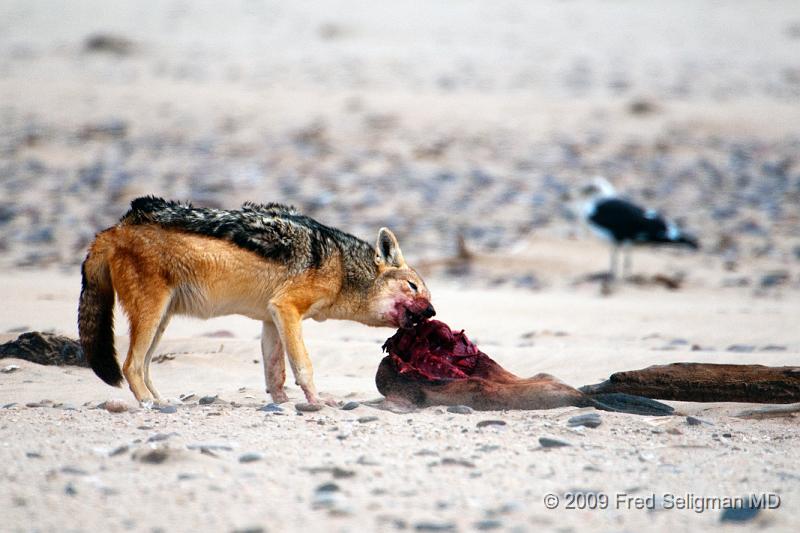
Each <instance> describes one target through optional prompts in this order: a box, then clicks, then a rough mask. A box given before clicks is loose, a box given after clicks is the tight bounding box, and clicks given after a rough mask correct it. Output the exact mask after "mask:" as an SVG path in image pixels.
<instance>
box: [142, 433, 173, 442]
mask: <svg viewBox="0 0 800 533" xmlns="http://www.w3.org/2000/svg"><path fill="white" fill-rule="evenodd" d="M172 435H174V433H156V434H155V435H150V437H148V438H147V442H160V441H162V440H167V439H168V438H170V437H171V436H172Z"/></svg>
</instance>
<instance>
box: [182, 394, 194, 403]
mask: <svg viewBox="0 0 800 533" xmlns="http://www.w3.org/2000/svg"><path fill="white" fill-rule="evenodd" d="M194 397H195V394H194V393H191V392H189V393H187V394H181V395H180V396H178V399H179V400H180V401H182V402H188V401H189V400H191V399H193V398H194Z"/></svg>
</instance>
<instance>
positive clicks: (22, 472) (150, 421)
mask: <svg viewBox="0 0 800 533" xmlns="http://www.w3.org/2000/svg"><path fill="white" fill-rule="evenodd" d="M3 286H4V287H5V288H4V290H3V292H4V294H3V295H4V309H5V310H6V311H5V312H4V313H3V314H2V315H1V316H2V319H1V320H0V331H8V330H10V329H15V328H19V329H21V328H23V327H24V328H25V329H28V328H30V329H38V330H42V329H54V330H55V331H57V332H59V333H63V334H67V335H70V336H74V335H75V334H76V327H75V324H74V319H75V316H74V309H75V305H76V302H77V296H78V291H79V276H78V275H77V273H75V272H73V273H69V274H64V273H59V272H54V271H38V272H37V271H34V272H24V273H23V272H17V273H13V274H10V275H4V276H3ZM431 289H432V291H433V294H434V303H435V305H436V307H437V309H438V311H439V316H440V317H441V318H442V319H445V320H447V321H448V322H449V323H450V324H452V325H454V326H458V327H464V328H466V330H467V332H468V333H469V334H470V336H471V337H472V338H473V339H475V340H476V341H477V342H478V343H479V346H480V347H481V349H483V350H484V351H486V352H487V353H489V354H490V355H491V356H492V357H494V358H495V359H496V360H497V361H498V362H500V363H501V364H503V365H504V366H505V367H506V368H508V369H511V370H512V371H514V372H516V373H518V374H520V375H532V374H534V373H536V372H540V371H546V372H551V373H553V374H556V375H557V376H559V377H561V378H562V379H564V380H565V381H567V382H568V383H570V384H573V385H582V384H587V383H594V382H597V381H601V380H602V379H604V378H605V377H607V376H608V375H609V374H610V373H611V372H613V371H616V370H624V369H632V368H640V367H644V366H647V365H650V364H657V363H667V362H674V361H687V360H691V361H701V362H739V363H762V364H770V365H787V364H794V363H796V361H797V357H798V353H800V338H798V336H797V331H796V328H795V327H794V323H795V321H796V317H797V316H798V313H799V312H800V298H798V297H797V293H796V291H793V292H791V293H785V294H782V295H771V296H753V295H752V294H751V293H750V292H749V291H748V290H746V289H731V290H730V291H729V292H727V293H726V292H723V291H720V290H713V291H710V290H708V289H704V288H702V287H699V288H688V289H684V290H680V291H675V292H671V291H666V290H663V289H662V290H653V289H652V288H647V289H642V288H638V287H624V288H623V289H621V290H620V291H619V292H617V293H616V294H614V295H613V296H612V297H603V296H601V295H599V293H598V291H597V288H596V287H581V288H577V289H569V288H560V289H552V290H548V291H544V292H540V293H536V292H530V291H528V292H520V291H507V290H492V291H489V290H469V289H462V288H458V287H456V286H454V285H453V284H452V283H447V282H446V281H436V280H434V281H432V282H431ZM124 324H125V322H124V318H122V317H119V320H118V334H121V336H120V337H118V343H117V344H118V347H119V349H120V350H124V349H125V344H126V343H125V337H124V332H125V329H124V328H125V326H124ZM305 324H306V327H305V336H306V340H307V344H308V347H309V350H310V352H311V356H312V361H313V362H314V368H315V373H316V381H317V384H318V387H319V388H320V390H321V391H322V392H323V393H325V394H326V395H329V396H330V397H332V398H334V399H336V400H339V401H341V402H342V403H344V402H347V401H359V402H365V401H369V400H373V399H376V398H378V397H379V394H378V392H377V390H376V389H375V385H374V383H373V381H372V379H373V376H374V371H375V369H376V367H377V364H378V362H379V361H380V358H381V357H382V354H381V350H380V345H381V343H382V341H383V339H384V338H385V337H386V336H388V335H389V334H391V330H388V329H372V328H367V327H364V326H360V325H358V324H351V323H347V322H326V323H319V324H318V323H313V322H307V323H305ZM258 330H259V327H258V324H257V323H255V322H253V321H250V320H247V319H244V318H239V317H225V318H218V319H214V320H210V321H199V320H190V319H178V320H176V321H175V322H174V323H173V324H172V325H171V326H170V328H169V329H168V330H167V333H166V334H165V339H164V340H163V341H162V344H161V346H160V348H159V350H158V352H159V354H163V355H166V356H167V358H166V360H165V361H164V362H162V363H158V364H154V365H153V373H154V381H155V383H156V385H157V386H158V387H159V389H160V390H161V392H162V394H163V395H164V396H165V397H167V398H170V399H172V402H173V403H174V404H175V405H176V407H177V411H176V412H175V413H171V414H169V413H161V412H157V411H153V410H147V409H141V408H138V407H136V405H135V402H134V400H133V397H132V395H131V394H130V393H129V392H128V391H127V390H119V389H113V388H111V387H108V386H106V385H105V384H103V383H102V382H101V381H100V380H99V379H98V378H96V377H95V376H94V375H93V374H92V372H91V371H90V370H88V369H83V368H58V367H43V366H39V365H35V364H32V363H28V362H26V361H20V360H13V359H6V360H3V361H2V365H1V366H3V367H5V366H7V365H9V364H15V365H18V366H19V369H18V370H17V371H15V372H13V373H10V374H2V376H1V377H0V383H2V387H0V406H5V405H6V404H9V403H13V404H14V405H13V406H10V407H5V408H2V409H0V465H2V467H1V468H0V472H2V474H0V475H2V477H3V479H4V483H2V485H0V487H1V488H0V502H3V504H2V506H3V510H4V513H3V514H4V517H5V518H4V519H5V523H6V527H7V528H8V529H9V530H20V531H23V530H32V529H35V530H42V531H50V530H56V529H58V530H81V531H90V530H96V529H110V530H118V529H132V530H137V531H148V530H157V529H162V530H165V531H168V530H190V529H195V530H197V529H200V530H215V531H220V530H222V531H225V530H236V529H242V528H252V527H262V528H264V529H265V530H269V531H286V530H299V529H309V528H310V529H312V530H320V529H325V530H337V531H355V530H358V531H363V530H389V531H390V530H395V529H401V528H411V529H415V528H416V529H417V530H425V529H426V528H435V527H440V526H441V527H446V526H447V527H451V528H452V529H453V530H464V531H468V530H473V529H476V528H478V529H481V528H484V529H485V528H490V527H495V526H497V527H498V528H501V529H503V530H505V529H508V530H533V529H546V530H555V529H558V530H560V531H563V530H577V529H584V528H587V527H589V528H592V529H595V528H599V529H604V530H608V529H615V530H618V529H623V530H641V529H642V528H645V527H655V528H656V529H664V530H665V529H675V528H680V529H690V530H700V529H706V528H709V529H712V528H713V529H718V528H719V526H718V523H719V520H720V516H721V513H720V511H719V510H707V511H705V512H703V513H698V512H695V511H693V510H676V509H662V510H653V511H648V510H636V509H628V508H627V505H628V504H627V503H624V504H623V503H622V502H623V500H620V501H617V498H618V496H617V493H625V494H628V495H630V496H631V497H647V496H650V495H651V494H655V495H656V497H657V498H661V500H659V501H661V502H662V503H661V504H660V505H662V506H663V505H664V502H667V501H669V498H670V496H669V495H670V494H674V495H680V496H685V495H686V494H687V493H688V494H694V495H696V496H702V497H726V496H728V497H737V496H741V495H745V494H750V493H762V492H764V493H775V494H778V495H779V496H780V498H781V501H782V505H781V507H780V509H778V510H773V511H764V512H762V513H761V514H760V515H759V516H758V517H756V519H755V520H756V522H755V523H757V524H762V525H763V524H768V525H769V526H770V527H771V528H773V529H776V530H786V531H789V530H792V529H793V528H794V527H795V526H796V518H795V517H794V515H793V512H792V502H793V501H795V500H796V499H797V498H798V496H800V494H798V492H799V491H798V483H797V479H798V476H800V472H798V470H797V464H798V460H799V459H800V457H798V451H797V449H798V446H797V442H796V441H797V438H798V436H797V431H796V419H794V418H792V417H787V418H772V419H763V420H751V419H742V418H737V417H736V416H735V415H736V414H737V413H738V412H740V411H741V410H743V409H745V408H747V407H752V406H748V405H744V404H690V403H673V405H674V406H676V408H677V410H678V413H679V414H677V415H676V416H672V417H664V418H652V417H640V416H633V415H624V414H615V413H600V416H601V418H602V424H601V425H600V426H599V427H598V428H596V429H588V428H571V427H568V426H567V423H566V422H567V420H568V419H569V418H570V417H572V416H574V415H576V414H580V413H584V412H590V411H592V409H579V408H563V409H556V410H552V411H540V412H520V411H517V412H475V413H472V414H466V415H464V414H453V413H449V412H447V411H446V410H445V409H444V408H438V407H432V408H426V409H422V410H418V411H415V412H410V413H394V412H388V411H385V410H381V409H378V408H375V407H372V406H370V405H365V404H362V405H360V406H359V407H358V408H356V409H354V410H350V411H344V410H339V409H333V408H325V409H323V410H322V411H319V412H315V413H304V414H303V415H299V414H297V412H296V411H295V409H294V406H293V405H294V404H293V403H289V404H284V405H283V406H282V407H283V412H282V413H280V414H274V413H266V412H260V411H258V410H257V409H258V408H260V407H262V406H263V405H265V404H266V403H268V399H267V397H266V395H265V392H264V384H263V374H262V369H261V363H260V353H259V343H258V341H257V340H256V336H257V335H258ZM208 335H213V336H208ZM14 336H15V335H14V334H6V335H4V336H3V337H2V338H3V340H5V339H9V338H13V337H14ZM733 344H740V345H751V346H753V347H754V351H753V352H751V353H738V352H731V351H727V348H728V347H729V346H730V345H733ZM692 345H697V346H699V347H701V348H702V350H701V351H690V350H691V346H692ZM768 345H772V346H779V349H781V350H782V351H761V350H762V349H763V347H764V346H768ZM288 392H289V396H290V398H291V400H292V402H298V401H302V394H301V392H300V391H299V389H298V388H297V387H289V388H288ZM188 394H194V396H193V397H191V398H190V399H188V400H187V401H181V400H179V399H178V398H179V397H181V396H184V395H188ZM204 396H217V397H218V399H217V400H216V401H215V402H214V403H213V404H210V405H200V404H199V403H198V400H199V398H201V397H204ZM114 398H119V399H121V400H123V401H124V402H125V403H126V404H127V406H128V407H129V408H130V410H129V411H127V412H124V413H110V412H107V411H106V410H104V409H98V408H96V406H97V405H98V404H99V403H101V402H103V401H106V400H109V399H114ZM50 402H52V403H50ZM27 404H32V405H36V404H39V405H41V407H28V406H26V405H27ZM686 415H692V416H695V417H698V418H700V419H701V420H702V421H703V422H702V423H701V424H700V425H694V426H693V425H689V424H688V423H687V419H686ZM484 420H499V421H502V422H504V423H505V424H504V425H502V426H484V427H478V423H479V422H481V421H484ZM165 435H166V436H165ZM540 437H553V438H557V439H561V440H565V441H567V442H569V443H570V444H571V446H569V447H562V448H552V449H551V448H548V449H544V448H542V447H541V446H540V444H539V440H538V439H539V438H540ZM154 439H155V440H154ZM159 439H164V440H159ZM149 440H152V442H148V441H149ZM198 446H200V447H201V448H202V447H203V446H205V447H206V448H207V452H206V453H203V452H202V451H201V449H198ZM208 448H210V449H208ZM152 450H166V451H165V452H164V456H163V459H164V461H163V462H162V463H159V464H150V463H147V462H142V460H140V459H139V458H140V457H142V456H143V455H144V456H147V453H148V452H152ZM253 453H255V454H258V455H257V457H258V458H259V459H258V460H256V461H253V462H244V463H243V462H240V458H241V457H242V456H244V455H247V454H253ZM329 483H333V484H334V485H335V488H334V489H333V490H332V491H328V492H326V490H325V489H326V487H325V485H326V484H329ZM327 488H328V489H330V488H331V487H327ZM565 491H583V492H588V493H594V492H597V493H598V494H603V495H608V496H609V497H610V498H611V500H610V502H611V503H610V504H609V505H610V508H609V509H605V510H567V509H563V505H564V503H563V502H562V508H561V509H557V510H548V509H547V508H546V507H545V506H544V503H543V498H544V496H545V494H548V493H555V494H558V495H561V496H562V499H563V493H564V492H565ZM619 498H624V497H623V496H619ZM664 498H666V499H664ZM624 501H625V502H627V500H624ZM620 505H621V508H619V506H620ZM630 505H633V504H630ZM751 526H752V523H751Z"/></svg>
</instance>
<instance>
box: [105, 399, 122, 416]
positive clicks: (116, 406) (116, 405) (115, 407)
mask: <svg viewBox="0 0 800 533" xmlns="http://www.w3.org/2000/svg"><path fill="white" fill-rule="evenodd" d="M100 405H102V406H103V407H102V408H103V409H105V410H106V411H108V412H109V413H124V412H125V411H127V410H128V404H126V403H125V402H124V401H122V400H118V399H113V400H108V401H106V402H103V403H102V404H100ZM98 407H100V406H98Z"/></svg>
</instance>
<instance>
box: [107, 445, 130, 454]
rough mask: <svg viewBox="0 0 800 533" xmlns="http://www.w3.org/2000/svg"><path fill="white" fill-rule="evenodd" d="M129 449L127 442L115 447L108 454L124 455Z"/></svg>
mask: <svg viewBox="0 0 800 533" xmlns="http://www.w3.org/2000/svg"><path fill="white" fill-rule="evenodd" d="M128 449H129V447H128V445H127V444H122V445H120V446H117V447H116V448H114V449H113V450H111V451H110V452H108V456H109V457H116V456H118V455H122V454H123V453H125V452H127V451H128Z"/></svg>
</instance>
